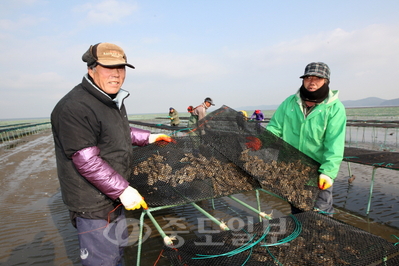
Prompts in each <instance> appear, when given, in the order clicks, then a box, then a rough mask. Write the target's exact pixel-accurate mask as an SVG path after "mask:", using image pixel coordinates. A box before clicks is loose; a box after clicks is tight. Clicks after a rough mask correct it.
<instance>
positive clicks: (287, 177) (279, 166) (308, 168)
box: [200, 106, 320, 211]
mask: <svg viewBox="0 0 399 266" xmlns="http://www.w3.org/2000/svg"><path fill="white" fill-rule="evenodd" d="M200 127H202V129H203V131H204V132H203V134H202V135H201V137H202V138H203V142H204V143H207V145H209V146H211V147H213V148H214V149H215V150H217V151H219V152H220V153H221V154H223V155H224V156H226V157H227V158H228V159H229V160H231V161H232V162H234V164H236V165H237V166H238V167H240V168H241V169H242V170H244V171H245V172H246V173H248V174H249V175H250V176H252V177H253V178H255V179H256V180H257V181H258V182H259V183H260V185H261V187H262V188H263V189H265V190H268V191H271V192H273V193H275V194H277V195H278V196H280V197H282V198H284V199H285V200H287V201H288V202H290V203H291V204H292V205H294V206H295V207H297V208H299V209H301V210H304V211H307V210H311V209H313V206H314V201H315V200H316V198H317V196H318V193H319V188H318V187H317V181H318V176H319V174H318V168H319V166H320V164H319V163H317V162H316V161H314V160H313V159H311V158H310V157H308V156H307V155H305V154H303V153H302V152H300V151H299V150H297V149H295V148H294V147H292V146H291V145H290V144H288V143H286V142H284V141H283V140H282V139H280V138H278V137H276V136H275V135H273V134H272V133H270V132H269V131H267V130H266V129H265V128H264V127H263V126H261V125H260V124H256V123H255V124H254V125H253V123H247V122H246V121H245V119H242V116H240V113H239V112H237V111H235V110H234V109H231V108H229V107H227V106H223V107H221V108H219V109H218V110H216V111H214V112H212V113H210V114H208V115H207V116H206V117H205V119H204V121H203V123H202V124H200Z"/></svg>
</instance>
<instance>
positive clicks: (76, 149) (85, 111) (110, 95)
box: [51, 43, 171, 265]
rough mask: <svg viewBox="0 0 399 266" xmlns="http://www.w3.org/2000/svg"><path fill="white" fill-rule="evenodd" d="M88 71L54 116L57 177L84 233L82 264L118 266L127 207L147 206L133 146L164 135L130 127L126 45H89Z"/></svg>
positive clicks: (85, 58) (81, 237)
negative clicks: (139, 188) (132, 177)
mask: <svg viewBox="0 0 399 266" xmlns="http://www.w3.org/2000/svg"><path fill="white" fill-rule="evenodd" d="M82 60H83V61H84V62H86V63H87V70H88V72H87V74H86V75H85V76H84V77H83V80H82V82H81V83H80V84H78V85H77V86H76V87H75V88H73V89H72V90H71V91H70V92H69V93H67V94H66V95H65V96H64V97H63V98H62V99H61V100H60V101H59V102H58V103H57V105H56V106H55V108H54V110H53V111H52V113H51V125H52V131H53V137H54V144H55V155H56V161H57V172H58V179H59V182H60V187H61V193H62V198H63V201H64V203H65V204H66V206H67V208H68V209H69V214H70V217H71V222H72V224H73V225H74V226H75V227H76V228H77V230H78V237H79V245H80V258H81V262H82V264H83V265H120V264H121V263H122V255H123V246H124V245H126V244H127V243H126V241H127V230H126V221H125V215H124V210H123V206H124V207H125V208H126V209H127V210H134V209H138V208H141V207H146V204H145V202H144V200H143V198H142V196H141V195H140V193H139V192H138V191H137V190H136V189H135V188H134V180H133V181H132V185H130V183H129V181H128V179H129V178H130V174H131V171H132V170H131V169H132V168H133V148H132V145H136V146H145V145H148V144H150V143H153V142H156V141H158V140H166V141H171V138H170V137H168V136H166V135H164V134H151V132H150V131H147V130H142V129H138V128H132V127H130V125H129V122H128V118H127V113H126V109H125V105H124V100H125V99H126V98H127V97H128V96H129V93H128V92H127V91H125V90H123V89H122V88H121V87H122V84H123V82H124V80H125V75H126V67H129V68H131V69H134V66H132V65H131V64H129V63H127V59H126V55H125V53H124V51H123V50H122V48H121V47H119V46H117V45H115V44H112V43H98V44H96V45H92V46H90V48H89V49H88V50H87V51H86V52H85V53H84V54H83V56H82ZM110 223H111V224H110Z"/></svg>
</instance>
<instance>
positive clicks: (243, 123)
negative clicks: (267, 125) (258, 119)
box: [236, 110, 249, 131]
mask: <svg viewBox="0 0 399 266" xmlns="http://www.w3.org/2000/svg"><path fill="white" fill-rule="evenodd" d="M236 122H237V126H238V129H239V130H244V131H249V129H248V125H247V124H248V115H247V112H246V111H244V110H241V111H238V112H237V115H236Z"/></svg>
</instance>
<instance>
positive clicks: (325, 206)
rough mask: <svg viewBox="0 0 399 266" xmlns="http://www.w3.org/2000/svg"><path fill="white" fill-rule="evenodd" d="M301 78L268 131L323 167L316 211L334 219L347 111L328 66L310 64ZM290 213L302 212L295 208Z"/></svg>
mask: <svg viewBox="0 0 399 266" xmlns="http://www.w3.org/2000/svg"><path fill="white" fill-rule="evenodd" d="M300 78H302V86H301V87H300V89H299V90H298V92H297V93H296V94H294V95H291V96H289V97H288V98H287V99H286V100H284V102H283V103H282V104H281V105H280V106H279V107H278V108H277V110H276V112H275V113H274V115H273V117H272V118H271V120H270V122H269V123H268V125H267V127H266V129H267V130H269V131H270V132H272V133H273V134H275V135H276V136H278V137H280V138H282V139H283V140H284V141H286V142H288V143H289V144H291V145H292V146H294V147H295V148H297V149H298V150H300V151H302V152H303V153H305V154H306V155H308V156H309V157H311V158H312V159H314V160H315V161H317V162H319V163H320V164H321V165H320V168H319V174H320V175H319V188H320V190H321V191H320V194H319V197H318V199H317V200H316V203H315V208H317V209H319V210H320V211H322V212H325V213H328V214H329V215H330V216H331V215H332V213H333V212H334V208H333V206H332V203H333V197H332V190H333V181H334V179H335V178H336V177H337V174H338V171H339V168H340V164H341V162H342V159H343V154H344V148H345V131H346V112H345V107H344V105H343V104H342V102H341V101H340V100H339V99H338V91H336V90H330V88H329V83H330V68H329V67H328V66H327V65H326V64H325V63H322V62H313V63H310V64H308V65H307V66H306V68H305V73H304V74H303V75H302V76H301V77H300ZM291 209H292V213H297V212H299V210H298V209H297V208H295V207H293V206H292V205H291Z"/></svg>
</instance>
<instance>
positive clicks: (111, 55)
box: [82, 42, 134, 68]
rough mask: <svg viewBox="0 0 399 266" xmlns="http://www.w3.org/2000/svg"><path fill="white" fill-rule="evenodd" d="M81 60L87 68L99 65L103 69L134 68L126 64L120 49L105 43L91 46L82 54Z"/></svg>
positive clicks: (125, 58)
mask: <svg viewBox="0 0 399 266" xmlns="http://www.w3.org/2000/svg"><path fill="white" fill-rule="evenodd" d="M82 60H83V62H86V63H87V66H88V67H90V66H95V65H96V64H99V65H101V66H103V67H116V66H128V67H131V68H134V66H132V65H131V64H128V63H127V57H126V54H125V52H124V51H123V49H122V48H121V47H119V46H117V45H115V44H112V43H107V42H103V43H98V44H95V45H91V46H90V48H89V49H88V50H87V51H86V52H85V53H84V54H83V56H82Z"/></svg>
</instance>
